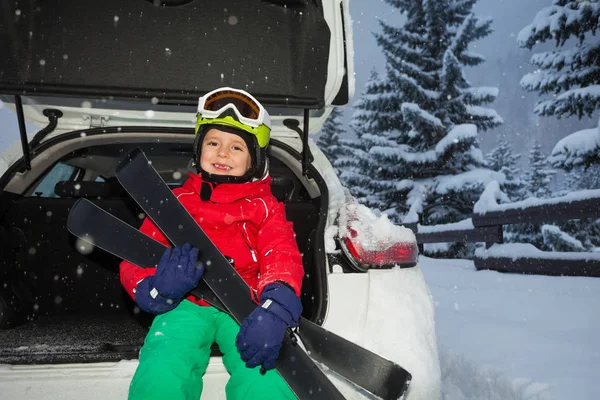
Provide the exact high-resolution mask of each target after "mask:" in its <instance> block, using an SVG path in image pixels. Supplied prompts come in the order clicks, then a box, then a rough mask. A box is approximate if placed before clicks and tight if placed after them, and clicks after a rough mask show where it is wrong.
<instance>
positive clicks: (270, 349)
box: [235, 283, 302, 369]
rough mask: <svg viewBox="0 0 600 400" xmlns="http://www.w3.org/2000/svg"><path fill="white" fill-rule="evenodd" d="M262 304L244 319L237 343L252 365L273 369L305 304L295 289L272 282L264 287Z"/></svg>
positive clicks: (261, 298) (252, 366) (243, 357)
mask: <svg viewBox="0 0 600 400" xmlns="http://www.w3.org/2000/svg"><path fill="white" fill-rule="evenodd" d="M260 304H261V305H260V306H258V307H256V309H254V311H252V313H250V315H249V316H248V317H246V319H244V321H243V322H242V325H241V327H240V332H239V334H238V336H237V338H236V342H235V343H236V346H237V348H238V351H239V352H240V355H241V356H242V360H244V361H246V366H247V367H248V368H254V367H257V366H259V365H261V366H262V367H263V368H265V369H272V368H275V363H276V362H277V358H278V357H279V351H280V350H281V344H282V342H283V338H284V336H285V331H286V329H287V327H288V326H290V327H295V326H297V325H298V319H299V318H300V314H301V313H302V303H301V302H300V298H298V296H296V293H294V291H293V290H292V289H290V288H289V287H287V286H285V285H281V284H278V283H272V284H270V285H267V286H266V287H265V288H264V290H263V292H262V294H261V296H260Z"/></svg>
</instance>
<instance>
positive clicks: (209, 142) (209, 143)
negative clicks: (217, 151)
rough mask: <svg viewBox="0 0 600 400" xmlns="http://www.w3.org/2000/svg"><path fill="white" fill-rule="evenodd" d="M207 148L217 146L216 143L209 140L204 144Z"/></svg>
mask: <svg viewBox="0 0 600 400" xmlns="http://www.w3.org/2000/svg"><path fill="white" fill-rule="evenodd" d="M206 145H207V146H217V142H215V141H213V140H209V141H208V142H206Z"/></svg>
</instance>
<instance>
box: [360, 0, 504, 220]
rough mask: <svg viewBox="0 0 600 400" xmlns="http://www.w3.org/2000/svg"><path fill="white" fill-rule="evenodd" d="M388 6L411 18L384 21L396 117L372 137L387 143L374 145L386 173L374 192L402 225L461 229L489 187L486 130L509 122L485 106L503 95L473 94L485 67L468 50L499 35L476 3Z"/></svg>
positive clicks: (491, 91)
mask: <svg viewBox="0 0 600 400" xmlns="http://www.w3.org/2000/svg"><path fill="white" fill-rule="evenodd" d="M388 3H389V4H391V5H392V6H394V7H396V8H398V9H399V10H400V11H401V12H403V13H404V14H405V15H406V16H407V17H408V19H407V22H406V23H405V24H404V26H402V27H400V28H397V27H393V26H391V25H388V24H386V23H383V22H381V27H382V33H381V34H378V35H376V38H377V41H378V44H379V45H380V46H381V47H382V49H383V51H384V55H385V57H386V79H385V81H384V83H382V84H380V85H378V86H377V88H378V89H379V97H378V98H379V101H378V105H379V106H380V107H381V108H380V110H383V111H382V112H381V113H380V115H386V116H388V118H387V119H386V122H387V125H386V124H385V123H378V124H377V125H375V126H376V127H377V128H378V129H379V130H380V132H376V131H373V132H372V134H374V135H377V137H378V141H379V143H377V141H376V140H373V139H372V138H369V139H371V142H372V143H373V144H374V145H373V146H371V147H370V149H369V154H370V156H371V158H372V159H373V160H374V163H375V164H376V165H377V166H378V169H377V171H376V175H375V176H374V177H373V178H374V179H373V182H372V187H373V192H374V193H376V194H377V195H378V196H379V199H380V202H381V203H382V204H385V205H387V207H388V208H387V210H386V211H387V212H388V213H389V214H391V216H392V217H394V218H395V219H396V220H397V221H406V222H414V221H415V218H416V215H417V213H420V214H422V216H423V222H424V223H426V224H438V223H447V222H456V221H458V220H461V219H464V218H467V217H468V216H469V215H470V214H471V213H472V208H473V204H474V202H475V201H476V200H477V199H478V196H479V194H481V192H482V191H483V189H484V187H485V184H486V183H487V182H485V181H482V180H481V179H480V178H481V177H482V176H483V174H477V173H473V171H474V170H476V169H478V168H482V167H483V165H484V160H483V156H482V154H481V151H480V150H479V146H478V141H477V134H478V131H484V130H486V129H489V128H492V127H495V126H497V125H498V124H500V123H501V122H502V119H501V118H500V117H499V116H498V115H497V113H496V112H495V111H494V110H492V109H488V108H484V107H482V105H484V104H487V103H490V102H491V101H493V100H494V99H495V97H496V95H497V90H496V89H495V88H487V87H471V85H470V84H469V82H468V81H467V79H466V78H465V76H464V74H463V68H464V67H466V66H471V67H472V66H477V65H480V64H481V63H483V62H484V58H483V57H482V56H481V55H478V54H475V53H473V52H471V51H469V48H468V47H469V44H470V43H472V42H473V41H475V40H477V39H480V38H483V37H485V36H487V35H488V34H490V33H491V20H489V19H485V20H484V19H481V18H479V17H476V16H475V15H473V13H472V8H473V5H474V4H475V3H476V1H475V0H468V1H453V0H441V1H412V0H410V1H409V0H388ZM467 124H468V125H467ZM463 174H465V175H463ZM461 175H462V176H461ZM459 176H460V177H459ZM453 180H454V182H452V181H453ZM459 182H461V184H459Z"/></svg>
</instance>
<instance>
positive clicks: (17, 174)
mask: <svg viewBox="0 0 600 400" xmlns="http://www.w3.org/2000/svg"><path fill="white" fill-rule="evenodd" d="M10 7H13V10H12V12H10V13H8V14H9V15H10V17H9V18H7V17H3V18H4V20H1V19H0V22H1V21H3V24H0V29H1V31H0V37H2V38H3V40H0V50H1V51H2V54H9V55H11V56H9V57H8V58H7V59H4V60H0V93H2V95H1V97H0V99H1V100H2V101H3V102H4V104H5V105H7V106H8V107H9V108H11V109H12V110H14V111H15V112H16V115H15V118H19V121H20V123H21V124H20V125H21V126H22V127H23V128H24V127H25V123H28V124H30V126H31V125H33V126H37V127H40V129H41V130H40V131H39V132H38V133H36V134H33V135H32V134H29V135H25V133H24V132H23V135H22V142H21V143H15V146H13V147H12V148H10V149H9V151H7V152H5V154H3V155H1V156H0V159H1V160H2V161H3V163H4V164H5V165H6V166H7V169H6V171H0V173H2V174H1V176H0V189H1V190H2V192H1V194H0V246H1V247H0V250H1V251H0V255H1V256H0V393H1V394H2V395H1V396H0V397H1V398H2V399H20V400H21V399H32V400H33V399H112V398H114V399H120V398H125V397H126V396H127V390H128V385H129V381H130V380H131V377H132V375H133V372H134V371H135V368H136V366H137V357H138V351H139V348H140V347H141V345H142V343H143V339H144V335H145V333H146V331H147V327H148V324H149V322H150V321H151V318H152V316H150V315H147V314H145V313H143V312H140V311H139V309H138V308H137V307H136V306H135V304H134V303H133V301H132V300H131V299H130V298H129V296H128V295H127V294H126V293H125V291H124V290H123V289H122V288H121V286H120V282H119V278H118V264H119V261H120V260H118V259H117V258H116V257H113V256H111V255H109V254H107V253H105V252H103V251H101V250H100V249H94V248H90V249H89V251H84V252H83V253H82V252H81V251H78V250H77V246H76V239H75V238H74V237H73V236H72V235H70V234H69V233H68V232H67V230H66V227H65V225H66V219H67V215H68V212H69V210H70V208H71V206H72V205H73V204H74V202H75V201H77V200H78V199H79V198H88V199H90V200H92V201H93V202H94V203H96V204H97V205H99V206H100V207H102V208H104V209H106V210H108V211H110V212H111V213H112V214H114V215H116V216H118V217H119V218H121V219H123V220H124V221H126V222H128V223H130V224H132V225H135V226H139V225H140V223H141V219H140V218H141V217H143V215H142V212H141V210H140V209H139V207H138V206H137V205H136V204H135V202H134V201H133V200H131V198H129V197H128V196H127V195H126V194H125V193H124V191H123V190H122V189H121V187H120V186H119V185H118V183H116V181H115V177H114V172H115V166H116V164H117V163H118V162H119V160H120V159H121V158H122V157H123V155H124V154H126V153H127V152H128V151H129V150H130V149H133V148H134V147H140V148H142V149H143V150H144V151H145V153H146V155H147V156H148V157H149V158H150V159H151V160H152V163H153V166H154V167H155V168H156V169H157V170H158V171H159V172H160V174H161V175H162V176H163V178H164V179H165V180H166V181H167V182H168V183H169V184H170V185H171V186H173V187H175V186H177V185H180V184H181V183H182V182H183V180H185V178H186V176H187V170H186V166H187V162H188V160H189V159H190V158H191V144H192V142H193V140H194V134H193V126H194V120H195V107H196V104H195V102H196V101H197V98H198V97H199V96H200V95H202V94H203V93H205V92H207V91H209V90H212V89H214V88H215V87H217V86H225V85H229V86H233V87H240V88H242V89H247V90H249V91H250V92H251V93H252V94H253V95H255V96H256V97H257V98H258V99H259V100H260V101H261V102H262V103H263V104H265V105H266V106H267V108H268V109H269V111H270V114H271V116H272V119H273V129H272V132H271V138H272V140H271V145H270V150H269V153H268V156H269V159H270V173H271V175H272V177H273V186H272V187H273V192H274V194H275V195H276V197H278V198H279V199H280V201H282V202H284V204H285V208H286V213H287V216H288V219H289V220H290V221H292V222H293V224H294V230H295V231H296V236H297V242H298V245H299V247H300V250H301V252H302V256H303V262H304V267H305V270H306V274H305V278H304V281H303V293H302V302H303V306H304V313H303V316H304V317H306V318H308V319H310V320H312V321H314V322H316V323H318V324H321V325H323V326H324V327H325V328H326V329H329V330H331V331H333V332H335V333H337V334H339V335H341V336H343V337H345V338H347V339H349V340H351V341H354V342H356V343H358V344H360V345H362V346H364V347H366V348H368V349H370V350H372V351H374V352H376V353H378V354H381V355H383V356H384V357H386V358H388V359H390V360H392V361H394V362H396V363H398V364H399V365H401V366H402V367H404V368H405V369H407V370H408V371H409V372H410V373H411V374H412V377H413V380H412V382H411V384H410V387H409V391H408V394H407V396H406V398H407V399H409V400H419V399H423V400H424V399H427V400H431V399H434V400H435V399H438V398H439V397H440V370H439V362H438V357H437V349H436V339H435V325H434V311H433V304H432V300H431V296H430V294H429V291H428V289H427V286H426V284H425V282H424V279H423V275H422V273H421V271H420V269H419V266H418V264H417V256H418V255H417V251H416V241H415V237H414V235H413V234H412V232H411V231H409V230H408V229H405V228H402V227H398V226H394V225H393V224H391V223H390V222H389V221H388V220H387V219H386V218H385V217H375V215H374V214H373V213H372V212H371V211H369V210H368V209H367V208H365V207H363V206H361V205H359V204H357V203H356V201H355V200H354V199H353V198H352V197H351V196H350V195H349V194H348V192H347V191H346V190H345V189H344V188H343V186H342V185H341V184H340V182H339V180H338V179H337V177H336V176H335V173H334V171H333V168H332V166H331V164H330V163H329V161H328V160H327V159H326V158H325V156H324V155H323V153H322V152H321V151H320V150H319V149H318V148H317V147H316V146H315V145H314V144H313V141H312V140H311V139H310V138H309V134H311V133H314V132H317V131H318V130H319V128H320V127H321V126H322V124H323V122H324V121H325V119H326V118H327V116H328V115H329V113H330V112H331V109H332V107H335V106H339V105H344V104H346V103H348V102H349V101H350V99H351V97H352V95H353V85H354V83H353V79H352V77H353V67H352V32H351V25H350V16H349V15H348V13H347V10H348V4H347V2H346V1H329V0H322V1H314V0H291V1H286V0H278V1H262V0H253V1H244V2H240V1H235V0H227V1H220V2H201V1H192V0H189V1H185V0H176V1H163V2H156V1H154V2H152V1H148V2H144V1H137V2H122V1H119V0H110V1H108V0H104V1H102V2H94V1H82V0H63V1H61V2H58V3H56V4H52V5H49V4H48V3H47V2H42V1H32V2H28V3H27V4H26V5H25V4H20V6H16V5H11V6H10ZM81 21H85V22H86V23H85V24H82V23H81ZM4 39H6V40H4ZM26 138H27V139H26ZM15 148H22V149H23V152H22V153H21V154H20V155H19V156H18V157H15V156H14V154H15ZM0 165H2V163H0ZM328 375H329V376H330V377H331V379H332V380H333V381H334V382H335V383H336V384H337V385H338V387H339V388H340V390H341V391H342V393H343V394H344V395H345V396H346V397H347V398H365V396H366V395H365V394H364V393H363V392H361V391H360V390H355V388H353V387H351V386H349V385H347V384H346V383H344V382H342V381H341V380H339V379H338V378H337V377H336V376H334V375H333V374H331V373H329V372H328ZM227 378H228V374H227V372H226V371H225V369H224V367H223V364H222V362H221V359H220V354H219V352H218V348H216V347H215V349H214V353H213V356H212V357H211V361H210V364H209V367H208V369H207V372H206V374H205V376H204V381H205V385H204V391H203V394H202V399H225V391H224V388H225V382H226V381H227Z"/></svg>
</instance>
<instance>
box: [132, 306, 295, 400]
mask: <svg viewBox="0 0 600 400" xmlns="http://www.w3.org/2000/svg"><path fill="white" fill-rule="evenodd" d="M239 330H240V327H239V325H238V324H237V323H236V322H235V321H234V320H233V318H231V317H230V316H229V315H228V314H226V313H224V312H221V311H219V310H217V309H216V308H214V307H202V306H198V305H196V304H194V303H192V302H190V301H188V300H184V301H182V302H181V303H180V304H179V305H178V306H177V307H176V308H175V309H173V310H171V311H169V312H166V313H164V314H161V315H158V316H156V317H155V318H154V321H153V322H152V326H151V327H150V331H149V332H148V335H147V336H146V339H145V341H144V345H143V346H142V349H141V350H140V363H139V365H138V367H137V370H136V371H135V375H134V376H133V379H132V381H131V385H130V386H129V399H130V400H138V399H139V400H142V399H143V400H152V399H160V400H167V399H168V400H178V399H181V400H198V399H200V394H201V393H202V375H204V372H205V371H206V367H207V366H208V361H209V358H210V347H211V345H212V344H213V343H214V342H216V343H217V344H218V345H219V349H220V350H221V353H223V364H224V365H225V368H226V369H227V372H228V373H229V375H230V378H229V381H228V382H227V386H226V387H225V393H226V394H227V399H228V400H237V399H249V400H254V399H276V400H278V399H282V400H283V399H286V400H287V399H290V400H291V399H294V400H295V399H296V396H295V395H294V393H293V392H292V390H291V389H290V388H289V387H288V386H287V384H286V383H285V381H284V380H283V378H281V376H280V375H279V373H278V372H277V371H276V370H269V371H267V373H266V374H265V375H261V374H260V367H256V368H247V367H246V364H245V363H244V362H243V361H242V359H241V357H240V354H239V353H238V351H237V348H236V346H235V338H236V336H237V334H238V332H239Z"/></svg>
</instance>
